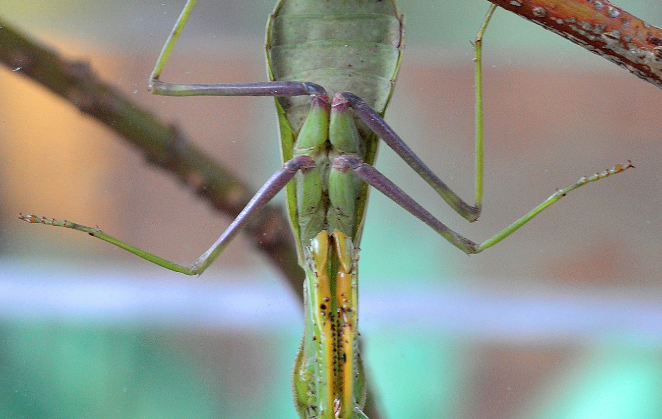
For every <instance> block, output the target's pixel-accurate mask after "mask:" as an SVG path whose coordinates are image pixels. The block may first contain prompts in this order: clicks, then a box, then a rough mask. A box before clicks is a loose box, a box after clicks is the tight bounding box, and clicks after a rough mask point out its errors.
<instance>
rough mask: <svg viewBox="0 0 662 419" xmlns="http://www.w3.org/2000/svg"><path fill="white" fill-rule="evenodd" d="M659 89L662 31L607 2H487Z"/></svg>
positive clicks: (661, 68)
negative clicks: (536, 25) (535, 24)
mask: <svg viewBox="0 0 662 419" xmlns="http://www.w3.org/2000/svg"><path fill="white" fill-rule="evenodd" d="M489 1H490V2H492V3H494V4H496V5H498V6H501V7H503V8H504V9H506V10H509V11H511V12H513V13H515V14H517V15H519V16H521V17H523V18H524V19H526V20H529V21H531V22H533V23H537V24H538V25H540V26H542V27H544V28H545V29H547V30H550V31H552V32H554V33H556V34H558V35H561V36H562V37H564V38H566V39H569V40H570V41H572V42H574V43H575V44H578V45H580V46H582V47H584V48H586V49H587V50H589V51H591V52H593V53H595V54H598V55H600V56H601V57H604V58H606V59H607V60H609V61H611V62H613V63H615V64H618V65H619V66H621V67H623V68H625V69H626V70H628V71H629V72H631V73H632V74H634V75H635V76H637V77H639V78H641V79H643V80H646V81H647V82H650V83H653V84H654V85H655V86H657V87H660V88H662V29H660V28H658V27H656V26H653V25H650V24H648V23H646V22H644V21H643V20H641V19H639V18H636V17H634V16H632V15H631V14H630V13H628V12H626V11H624V10H623V9H620V8H618V7H616V6H614V5H613V4H611V3H609V1H607V0H600V1H598V0H489Z"/></svg>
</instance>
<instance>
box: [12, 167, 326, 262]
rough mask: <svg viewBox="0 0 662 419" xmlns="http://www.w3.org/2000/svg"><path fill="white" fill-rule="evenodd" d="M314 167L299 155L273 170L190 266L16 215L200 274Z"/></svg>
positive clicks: (52, 221) (56, 222) (80, 228)
mask: <svg viewBox="0 0 662 419" xmlns="http://www.w3.org/2000/svg"><path fill="white" fill-rule="evenodd" d="M313 167H315V161H314V159H313V158H311V157H309V156H305V155H304V156H298V157H294V158H293V159H291V160H289V161H287V162H286V163H285V164H284V165H283V167H282V168H280V169H279V170H278V171H276V173H274V174H273V175H272V176H271V177H270V178H269V180H267V182H266V183H265V184H264V186H262V188H260V190H259V191H258V192H257V193H256V194H255V196H254V197H253V198H252V199H251V200H250V202H249V203H248V204H247V205H246V207H245V208H244V209H243V210H242V211H241V213H240V214H239V215H238V216H237V218H235V219H234V221H232V224H230V225H229V226H228V228H227V229H226V230H225V231H224V232H223V234H222V235H221V237H219V238H218V240H216V242H215V243H214V244H213V245H212V246H211V247H210V248H209V249H208V250H207V251H206V252H205V253H203V254H202V255H201V256H200V257H199V258H198V259H197V260H196V261H195V262H193V264H191V265H190V266H183V265H179V264H177V263H174V262H171V261H169V260H167V259H164V258H162V257H160V256H156V255H154V254H152V253H149V252H146V251H144V250H142V249H139V248H137V247H135V246H132V245H130V244H128V243H125V242H123V241H121V240H118V239H116V238H114V237H112V236H110V235H108V234H106V233H104V232H103V231H101V230H99V229H98V228H92V227H87V226H84V225H81V224H76V223H72V222H70V221H66V220H65V221H60V220H55V219H53V218H45V217H37V216H35V215H32V214H28V215H23V214H21V215H20V216H19V219H21V220H23V221H26V222H28V223H33V224H46V225H52V226H55V227H65V228H70V229H73V230H78V231H82V232H85V233H87V234H89V235H90V236H93V237H96V238H98V239H101V240H104V241H107V242H108V243H111V244H114V245H115V246H118V247H120V248H122V249H124V250H127V251H129V252H131V253H133V254H134V255H136V256H139V257H141V258H143V259H145V260H147V261H150V262H152V263H155V264H157V265H159V266H162V267H164V268H166V269H170V270H171V271H175V272H180V273H183V274H186V275H199V274H201V273H202V272H204V271H205V269H207V268H208V267H209V265H211V264H212V263H213V262H214V261H215V260H216V258H218V256H219V255H220V254H221V252H223V250H224V249H225V248H226V247H227V245H228V244H230V242H231V241H232V239H234V238H235V237H236V236H237V234H239V231H240V230H241V229H242V228H243V227H244V226H245V225H246V223H247V222H248V221H249V220H250V218H251V217H252V216H253V215H255V214H256V213H258V212H259V211H260V210H261V209H262V208H263V207H264V206H265V205H266V204H267V203H268V202H269V201H271V199H272V198H273V197H274V196H276V194H277V193H278V192H279V191H280V190H281V189H283V188H284V187H285V185H287V183H288V182H289V181H290V180H292V178H293V177H294V175H295V174H296V173H297V172H298V171H299V170H301V171H302V172H304V173H305V172H306V171H308V170H310V169H312V168H313Z"/></svg>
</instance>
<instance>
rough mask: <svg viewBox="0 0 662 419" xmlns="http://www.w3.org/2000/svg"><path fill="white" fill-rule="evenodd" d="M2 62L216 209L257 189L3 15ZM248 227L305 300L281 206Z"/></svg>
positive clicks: (235, 209)
mask: <svg viewBox="0 0 662 419" xmlns="http://www.w3.org/2000/svg"><path fill="white" fill-rule="evenodd" d="M0 63H2V64H4V65H5V66H6V67H8V68H9V69H11V70H15V71H14V73H15V74H21V75H23V76H26V77H29V78H31V79H33V80H35V81H37V82H39V83H41V84H42V85H43V86H44V87H46V88H48V89H50V90H51V91H53V92H54V93H56V94H58V95H59V96H61V97H63V98H64V99H66V100H67V101H69V102H70V103H71V104H73V105H74V106H76V107H77V108H78V109H79V110H80V111H81V112H83V113H85V114H87V115H90V116H92V117H93V118H95V119H97V120H98V121H99V122H101V123H103V124H104V125H105V126H106V127H108V128H110V129H112V130H113V131H115V132H117V133H118V134H120V136H121V137H122V138H123V139H125V140H126V141H128V142H129V143H130V144H132V145H134V146H135V147H136V148H137V149H138V150H140V151H141V152H142V153H143V154H144V155H145V159H146V160H147V161H148V162H150V163H151V164H154V165H156V166H158V167H160V168H162V169H164V170H166V171H167V172H168V173H170V174H172V175H174V176H175V178H176V179H178V180H179V181H180V182H181V183H182V184H183V185H184V186H185V187H187V188H189V189H190V190H191V191H193V192H194V193H195V194H196V195H198V196H200V197H202V198H203V199H205V200H207V201H208V202H209V203H210V204H211V205H212V207H213V208H214V209H216V210H218V211H219V212H222V213H223V214H226V215H229V216H231V217H233V218H234V217H235V216H237V214H239V212H240V211H241V210H242V209H243V207H244V206H245V205H246V204H247V203H248V201H249V200H250V198H251V197H252V196H253V194H254V190H253V189H252V188H251V187H250V186H248V185H247V183H246V182H243V181H242V180H240V179H239V178H238V177H237V176H235V175H234V174H232V173H230V172H229V171H228V170H227V169H225V168H224V167H223V166H221V165H220V164H219V163H218V162H216V161H214V159H212V158H211V157H210V156H209V155H207V154H206V153H205V152H204V151H202V150H201V149H199V148H198V147H196V146H195V145H194V144H193V143H191V142H190V141H189V140H188V139H187V138H186V137H185V135H184V134H183V133H182V132H180V131H179V130H177V129H176V128H175V127H173V126H170V125H167V124H165V123H163V122H161V121H160V120H158V118H156V116H154V115H152V114H151V113H149V112H148V111H146V110H145V109H143V108H141V107H140V106H138V105H136V104H135V103H133V102H131V101H130V100H129V99H127V98H126V97H125V96H124V95H122V94H121V93H120V92H119V91H117V90H116V89H115V88H113V87H112V86H110V85H108V84H106V83H104V82H102V81H101V80H99V78H98V77H97V75H96V74H94V72H93V71H92V69H91V68H90V66H89V65H88V64H87V63H85V62H80V61H70V60H67V59H64V58H62V57H60V56H59V55H58V54H57V53H56V52H54V51H53V50H51V49H48V48H45V47H43V46H41V45H38V44H37V43H35V42H33V41H31V40H29V39H28V38H27V37H25V36H23V35H21V34H20V33H19V32H18V31H16V30H14V29H13V28H11V27H10V26H9V25H7V24H6V22H4V21H3V20H2V19H0ZM244 231H245V232H246V233H247V234H248V236H249V237H250V238H251V239H252V242H253V243H254V244H255V246H256V247H257V248H258V249H259V250H261V251H262V252H263V253H264V254H265V255H266V256H267V257H268V258H269V259H270V260H271V262H272V263H273V264H274V265H275V266H276V267H277V269H278V270H279V271H280V272H281V274H282V275H283V276H284V277H285V278H286V279H287V280H288V282H289V284H290V285H291V286H292V289H293V290H294V292H296V293H297V295H299V297H301V299H302V297H303V296H302V292H303V287H302V281H303V271H302V270H301V268H299V266H298V262H297V254H296V249H295V245H294V240H293V239H292V235H291V233H290V229H289V225H288V221H287V219H286V218H285V215H284V212H283V210H282V209H281V208H276V207H273V206H268V207H266V208H265V209H264V210H263V211H261V212H260V213H259V214H258V215H257V216H255V217H254V218H253V219H252V220H251V222H250V223H249V224H248V225H247V226H246V227H245V229H244Z"/></svg>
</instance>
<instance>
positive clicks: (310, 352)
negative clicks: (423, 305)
mask: <svg viewBox="0 0 662 419" xmlns="http://www.w3.org/2000/svg"><path fill="white" fill-rule="evenodd" d="M357 252H358V251H357V250H356V249H355V248H354V245H353V244H352V240H351V239H350V238H349V237H347V236H346V235H345V234H343V233H342V232H340V231H338V230H335V231H334V232H333V233H332V234H330V235H329V234H328V232H327V231H322V232H320V233H319V234H318V235H317V237H315V238H314V239H313V240H312V241H311V243H310V245H309V246H308V247H307V248H306V249H305V253H306V257H307V260H308V261H309V263H308V264H307V266H306V267H305V271H306V279H307V281H306V286H305V288H304V299H305V301H304V309H305V317H306V333H304V337H303V340H302V342H301V347H300V349H299V353H298V355H297V359H296V362H295V366H294V374H293V388H294V397H295V405H296V407H297V411H298V412H299V415H300V416H301V417H302V418H310V419H313V418H315V419H317V418H319V419H335V418H338V419H340V418H345V419H355V418H363V417H365V415H364V414H363V413H362V412H361V408H362V407H363V405H364V403H365V390H366V388H365V384H364V377H363V368H362V366H361V365H360V358H359V356H358V340H357V336H358V329H357V326H358V325H357V320H358V291H357V267H356V266H357V261H358V253H357Z"/></svg>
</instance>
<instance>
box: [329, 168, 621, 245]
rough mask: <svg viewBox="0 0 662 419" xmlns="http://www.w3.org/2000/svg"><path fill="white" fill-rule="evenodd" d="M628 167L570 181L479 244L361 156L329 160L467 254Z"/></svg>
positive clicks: (503, 237) (493, 242)
mask: <svg viewBox="0 0 662 419" xmlns="http://www.w3.org/2000/svg"><path fill="white" fill-rule="evenodd" d="M631 167H634V166H633V165H632V163H631V162H629V161H628V163H627V164H625V165H622V164H619V165H617V166H614V167H613V168H611V169H609V170H605V171H603V172H599V173H596V174H594V175H592V176H589V177H582V178H581V179H579V180H578V181H577V182H575V183H573V184H572V185H570V186H567V187H565V188H563V189H561V190H557V191H556V192H554V193H553V194H552V195H551V196H550V197H549V198H547V199H546V200H545V201H544V202H542V203H541V204H540V205H538V206H537V207H535V208H534V209H532V210H531V211H529V212H528V213H527V214H526V215H524V216H523V217H521V218H519V219H518V220H517V221H515V222H514V223H512V224H511V225H509V226H508V227H506V228H505V229H503V230H501V231H500V232H498V233H497V234H495V235H494V236H492V237H491V238H489V239H487V240H486V241H484V242H483V243H481V244H477V243H475V242H473V241H471V240H469V239H467V238H466V237H464V236H462V235H460V234H458V233H456V232H455V231H453V230H451V229H450V228H448V227H447V226H446V225H445V224H444V223H442V222H441V221H439V220H438V219H437V218H436V217H435V216H434V215H432V214H430V212H428V211H427V210H426V209H425V208H423V207H422V206H421V205H420V204H418V203H417V202H416V201H415V200H414V199H413V198H411V197H410V196H409V195H407V194H406V193H405V192H404V191H403V190H402V189H400V188H399V187H398V186H397V185H395V184H394V183H393V182H391V181H390V180H389V179H388V178H387V177H386V176H384V175H383V174H381V173H380V172H379V171H378V170H377V169H375V168H374V167H372V166H370V165H369V164H366V163H364V162H363V161H361V159H358V158H356V157H353V156H340V157H338V158H336V159H335V160H334V161H333V168H334V169H336V170H339V171H346V170H348V169H351V170H352V171H353V172H354V173H356V175H357V176H359V177H360V178H361V179H363V180H364V181H365V182H366V183H368V184H369V185H370V186H373V187H374V188H375V189H377V190H379V191H380V192H381V193H383V194H384V195H386V196H388V197H389V198H391V199H392V200H393V201H395V202H396V203H397V204H398V205H400V206H401V207H403V208H404V209H406V210H407V211H409V212H410V213H411V214H413V215H414V216H415V217H416V218H418V219H419V220H421V221H423V222H424V223H425V224H427V225H428V226H430V227H431V228H432V229H433V230H434V231H436V232H437V233H439V234H440V235H441V236H443V237H444V238H445V239H446V240H448V241H449V242H450V243H451V244H452V245H454V246H455V247H457V248H459V249H460V250H462V251H463V252H465V253H467V254H471V253H480V252H482V251H483V250H485V249H487V248H488V247H492V246H494V245H495V244H497V243H499V242H500V241H501V240H503V239H505V238H506V237H508V236H510V235H511V234H513V233H514V232H515V231H516V230H517V229H519V228H520V227H521V226H523V225H524V224H526V223H527V222H528V221H529V220H531V219H532V218H533V217H535V216H536V215H538V214H539V213H540V212H542V210H544V209H545V208H547V207H548V206H550V205H552V204H553V203H554V202H556V201H558V200H559V199H561V198H563V197H564V196H566V195H567V194H568V193H569V192H571V191H573V190H575V189H577V188H579V187H580V186H582V185H585V184H587V183H589V182H593V181H596V180H600V179H602V178H605V177H607V176H610V175H613V174H616V173H620V172H623V171H624V170H627V169H629V168H631Z"/></svg>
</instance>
